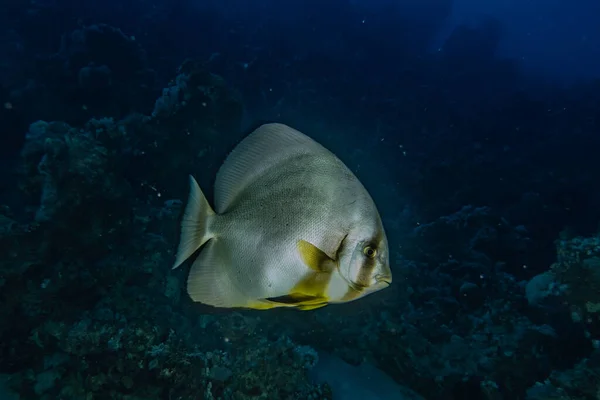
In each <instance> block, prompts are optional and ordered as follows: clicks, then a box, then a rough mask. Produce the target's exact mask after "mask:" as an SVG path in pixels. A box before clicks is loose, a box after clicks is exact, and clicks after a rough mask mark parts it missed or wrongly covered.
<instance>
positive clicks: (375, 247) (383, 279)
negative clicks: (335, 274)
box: [338, 221, 392, 296]
mask: <svg viewBox="0 0 600 400" xmlns="http://www.w3.org/2000/svg"><path fill="white" fill-rule="evenodd" d="M377 222H378V223H375V224H373V223H371V224H369V223H366V224H360V225H357V226H356V227H355V228H354V229H351V230H350V232H349V233H348V235H347V236H346V238H345V239H344V242H343V243H342V247H343V248H342V249H341V250H342V251H341V252H340V258H339V264H338V268H339V272H340V274H341V275H342V277H343V278H344V279H345V280H346V282H347V283H348V285H349V286H350V287H351V288H352V289H354V290H355V291H357V292H360V293H361V294H362V296H365V295H367V294H369V293H373V292H376V291H378V290H381V289H384V288H386V287H388V286H390V285H391V283H392V271H391V269H390V260H389V249H388V241H387V237H386V235H385V231H384V230H383V226H382V224H381V222H380V221H377Z"/></svg>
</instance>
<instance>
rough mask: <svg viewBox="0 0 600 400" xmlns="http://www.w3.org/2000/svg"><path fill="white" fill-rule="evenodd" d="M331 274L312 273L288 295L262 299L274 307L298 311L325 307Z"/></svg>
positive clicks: (327, 300) (327, 301)
mask: <svg viewBox="0 0 600 400" xmlns="http://www.w3.org/2000/svg"><path fill="white" fill-rule="evenodd" d="M330 279H331V274H330V273H326V272H312V273H310V274H309V275H308V276H306V277H305V278H304V279H302V280H301V281H300V282H298V284H297V285H296V286H294V288H292V290H291V291H290V293H289V294H287V295H284V296H278V297H271V298H268V299H264V301H266V302H269V303H272V304H275V307H295V308H298V309H300V310H313V309H315V308H320V307H323V306H326V305H327V304H328V303H329V298H328V297H327V295H326V291H327V287H328V286H329V281H330Z"/></svg>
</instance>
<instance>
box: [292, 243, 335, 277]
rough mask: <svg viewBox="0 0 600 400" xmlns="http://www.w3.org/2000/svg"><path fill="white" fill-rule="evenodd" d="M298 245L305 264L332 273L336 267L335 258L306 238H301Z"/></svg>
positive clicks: (314, 269) (318, 270) (317, 270)
mask: <svg viewBox="0 0 600 400" xmlns="http://www.w3.org/2000/svg"><path fill="white" fill-rule="evenodd" d="M296 246H297V248H298V253H300V257H302V261H304V264H305V265H306V266H308V267H309V268H310V269H312V270H313V271H315V272H325V273H330V272H331V271H333V270H334V269H335V267H336V262H335V260H333V259H331V258H330V257H329V256H328V255H327V254H325V252H324V251H322V250H321V249H319V248H318V247H316V246H315V245H313V244H312V243H309V242H307V241H306V240H299V241H298V244H297V245H296Z"/></svg>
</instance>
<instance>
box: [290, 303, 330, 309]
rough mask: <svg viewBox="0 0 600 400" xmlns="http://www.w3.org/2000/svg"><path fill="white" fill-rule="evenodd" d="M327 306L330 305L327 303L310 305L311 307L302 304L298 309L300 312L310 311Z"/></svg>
mask: <svg viewBox="0 0 600 400" xmlns="http://www.w3.org/2000/svg"><path fill="white" fill-rule="evenodd" d="M327 304H329V303H327V302H325V303H320V304H310V305H308V304H307V305H304V304H300V305H298V306H297V308H298V310H302V311H309V310H315V309H317V308H321V307H325V306H326V305H327Z"/></svg>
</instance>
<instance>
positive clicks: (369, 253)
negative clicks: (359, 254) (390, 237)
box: [363, 246, 377, 258]
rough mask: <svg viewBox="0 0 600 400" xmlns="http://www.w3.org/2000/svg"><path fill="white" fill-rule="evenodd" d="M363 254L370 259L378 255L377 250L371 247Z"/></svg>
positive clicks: (365, 249)
mask: <svg viewBox="0 0 600 400" xmlns="http://www.w3.org/2000/svg"><path fill="white" fill-rule="evenodd" d="M363 254H364V255H365V256H367V257H369V258H375V256H376V255H377V249H375V248H374V247H371V246H365V248H364V249H363Z"/></svg>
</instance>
